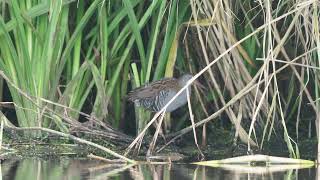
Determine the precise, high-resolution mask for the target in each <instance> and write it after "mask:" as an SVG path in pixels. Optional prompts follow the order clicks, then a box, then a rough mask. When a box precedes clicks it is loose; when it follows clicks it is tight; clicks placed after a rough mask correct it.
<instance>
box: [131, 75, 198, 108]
mask: <svg viewBox="0 0 320 180" xmlns="http://www.w3.org/2000/svg"><path fill="white" fill-rule="evenodd" d="M191 78H192V75H190V74H185V75H183V76H181V77H180V78H178V79H176V78H164V79H161V80H158V81H155V82H152V83H150V84H146V85H145V86H143V87H139V88H136V89H134V90H132V91H131V92H129V93H128V99H129V100H130V101H133V102H135V104H136V105H137V106H142V107H144V108H146V109H148V110H151V111H154V112H157V111H160V110H161V109H162V107H164V106H165V105H166V104H167V103H168V102H169V101H170V100H171V98H172V97H173V96H175V95H176V93H177V92H178V91H179V90H180V89H181V88H182V87H183V86H184V85H185V84H186V83H187V82H188V80H190V79H191ZM188 89H190V87H188ZM186 102H187V95H186V91H183V92H182V93H181V94H180V95H179V96H178V97H177V98H176V100H174V101H173V102H172V103H171V104H170V105H169V106H168V107H167V109H166V112H172V111H174V110H176V109H177V108H179V107H181V106H183V105H184V104H186Z"/></svg>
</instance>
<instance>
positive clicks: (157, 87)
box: [127, 78, 179, 101]
mask: <svg viewBox="0 0 320 180" xmlns="http://www.w3.org/2000/svg"><path fill="white" fill-rule="evenodd" d="M178 87H179V84H178V82H177V80H176V79H174V78H164V79H161V80H159V81H155V82H152V83H150V84H146V85H145V86H143V87H139V88H136V89H134V90H132V91H131V92H129V93H128V96H127V97H128V99H129V100H131V101H134V100H136V99H143V98H150V97H154V96H156V95H158V94H159V93H160V92H161V91H165V90H168V89H170V88H172V89H177V88H178Z"/></svg>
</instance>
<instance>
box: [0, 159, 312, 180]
mask: <svg viewBox="0 0 320 180" xmlns="http://www.w3.org/2000/svg"><path fill="white" fill-rule="evenodd" d="M296 168H297V167H296V166H293V167H291V166H289V165H287V166H281V167H254V168H252V167H245V166H241V167H236V166H229V167H224V168H213V167H204V166H196V165H189V164H171V165H168V164H166V165H150V164H143V165H119V164H118V165H116V164H106V163H102V162H97V161H94V160H79V159H48V160H43V159H23V160H3V161H2V162H1V177H2V179H4V180H6V179H14V180H35V179H36V180H46V179H49V180H55V179H59V180H60V179H72V180H77V179H139V180H140V179H145V180H149V179H160V180H161V179H165V180H166V179H167V180H169V179H170V180H184V179H226V180H229V179H230V180H233V179H235V180H242V179H254V180H256V179H263V180H265V179H308V180H309V179H316V168H305V169H296Z"/></svg>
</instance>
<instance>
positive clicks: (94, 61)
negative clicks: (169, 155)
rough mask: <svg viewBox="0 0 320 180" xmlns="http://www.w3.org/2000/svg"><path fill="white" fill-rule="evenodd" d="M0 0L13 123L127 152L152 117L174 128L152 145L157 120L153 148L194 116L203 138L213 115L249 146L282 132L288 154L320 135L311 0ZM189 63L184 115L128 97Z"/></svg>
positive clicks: (6, 95)
mask: <svg viewBox="0 0 320 180" xmlns="http://www.w3.org/2000/svg"><path fill="white" fill-rule="evenodd" d="M0 4H1V10H0V14H1V16H0V70H1V73H0V75H1V77H2V79H1V81H0V86H1V87H0V89H1V92H2V93H1V95H2V97H1V99H2V102H1V105H2V109H1V116H2V118H1V119H2V121H4V119H8V120H7V121H8V122H9V123H10V126H11V127H13V126H18V128H31V129H32V128H39V130H41V129H42V130H43V129H46V130H48V129H51V130H54V132H61V133H62V134H64V135H66V134H72V133H74V132H84V133H90V134H94V135H96V136H101V137H104V138H106V140H107V141H108V140H109V141H116V140H117V141H119V140H120V141H121V142H124V143H126V144H127V145H128V148H127V151H126V154H127V153H129V152H130V151H131V149H132V148H133V147H134V146H136V147H138V148H140V147H141V143H142V142H145V141H144V139H143V137H144V135H145V134H146V133H153V132H154V131H153V130H150V128H149V127H150V126H151V125H152V123H154V122H155V121H156V119H157V117H160V116H161V117H162V118H164V121H163V122H164V123H165V128H164V130H165V132H171V133H169V134H167V135H166V138H167V140H168V141H167V144H165V145H164V146H162V147H156V140H157V138H158V136H157V133H158V132H159V128H160V126H161V123H160V124H159V125H158V127H157V128H156V134H155V135H154V139H153V141H152V142H148V141H147V143H145V144H143V145H142V146H148V145H150V147H151V149H150V151H153V150H155V149H156V150H157V151H161V150H162V149H163V148H165V147H167V145H169V144H170V143H171V142H174V141H175V140H176V139H177V138H179V137H181V136H183V135H185V134H186V133H188V132H190V131H191V130H192V129H193V132H194V135H195V136H196V134H197V133H199V132H200V129H199V128H198V127H200V126H203V127H202V144H203V146H204V148H205V144H206V142H205V141H206V137H207V136H208V135H207V133H210V130H212V129H214V128H216V126H217V125H216V123H212V122H213V121H220V122H221V123H220V125H221V126H224V127H225V126H228V128H229V129H232V128H233V129H234V135H233V136H234V141H235V142H237V141H238V139H239V140H240V141H242V142H244V143H245V144H247V145H248V151H250V150H251V149H252V148H259V149H263V148H264V146H265V144H268V142H269V141H270V140H271V139H272V137H274V136H275V135H278V136H281V138H282V140H283V141H284V142H285V143H286V146H287V150H288V153H289V154H288V155H289V156H290V157H294V158H299V157H300V151H299V142H300V141H303V140H305V139H307V138H313V139H319V138H320V133H319V131H320V130H319V127H318V125H319V120H320V103H319V102H320V101H319V100H320V95H319V94H320V88H319V83H320V63H319V62H320V32H319V31H320V30H319V16H320V10H319V8H320V3H319V1H317V0H309V1H302V2H297V1H279V2H272V1H246V0H245V1H228V0H223V1H208V0H190V1H179V0H171V1H161V0H153V1H144V0H122V1H117V0H109V1H106V0H90V1H75V0H58V1H51V0H41V1H40V0H11V1H1V2H0ZM185 72H191V73H193V74H194V78H193V79H192V80H191V81H190V82H189V83H188V84H187V85H191V84H192V81H194V80H195V79H198V80H199V81H200V82H201V83H202V84H203V85H204V86H205V87H206V88H205V89H204V90H202V89H198V88H195V89H193V92H192V93H191V95H190V98H191V101H189V105H188V107H189V110H192V112H193V113H194V114H193V113H192V112H191V111H190V118H189V113H187V111H188V109H187V108H185V110H181V111H180V112H178V114H179V113H180V114H185V115H182V116H178V118H177V119H178V120H176V119H172V120H171V121H170V115H166V116H164V114H163V113H164V111H165V108H164V109H163V110H162V111H161V112H158V113H156V114H155V115H154V114H152V113H150V112H147V111H145V110H143V109H141V108H137V107H134V105H133V104H130V103H129V102H128V101H126V94H127V92H128V91H130V90H131V89H133V88H135V87H139V86H143V85H145V84H147V83H149V82H152V81H155V80H158V79H161V78H163V77H173V76H178V75H181V74H183V73H185ZM184 88H185V89H186V88H187V87H184ZM181 92H182V90H181ZM172 101H173V100H172ZM199 104H200V105H199ZM12 108H13V109H14V113H9V112H11V111H10V110H11V109H12ZM173 117H176V116H173ZM193 117H194V118H193ZM222 117H223V118H222ZM150 119H151V120H150ZM189 119H192V120H193V119H194V120H195V122H194V123H193V122H192V123H190V122H189ZM310 119H311V120H310ZM173 121H178V122H182V123H179V124H178V123H172V122H173ZM161 122H162V120H161ZM190 124H192V125H190ZM1 127H2V124H1ZM174 128H175V132H173V131H174V130H173V129H174ZM177 129H178V130H177ZM207 129H208V130H207ZM119 130H121V131H123V132H124V133H122V132H120V131H119ZM196 130H197V131H196ZM48 131H49V130H48ZM127 134H130V135H137V137H136V138H135V140H133V139H131V138H130V137H129V136H128V135H127ZM24 135H25V136H28V137H39V136H40V137H41V136H46V133H43V132H41V131H25V134H24ZM130 142H131V144H130V145H129V143H130ZM195 142H197V138H195ZM149 143H150V144H149ZM196 144H197V143H196ZM198 148H199V149H200V147H198ZM318 149H320V143H318ZM318 154H319V153H318Z"/></svg>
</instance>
